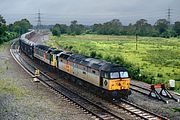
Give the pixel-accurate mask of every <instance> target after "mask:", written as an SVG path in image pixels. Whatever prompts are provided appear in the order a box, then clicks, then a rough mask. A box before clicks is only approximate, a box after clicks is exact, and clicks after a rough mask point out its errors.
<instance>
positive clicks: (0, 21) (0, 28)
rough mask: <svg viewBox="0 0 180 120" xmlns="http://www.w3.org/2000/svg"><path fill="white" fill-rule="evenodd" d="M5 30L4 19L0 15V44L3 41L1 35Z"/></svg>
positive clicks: (2, 35) (3, 34)
mask: <svg viewBox="0 0 180 120" xmlns="http://www.w3.org/2000/svg"><path fill="white" fill-rule="evenodd" d="M6 30H7V26H6V21H5V19H4V18H3V17H2V16H1V15H0V44H1V43H2V42H3V37H4V36H5V33H6Z"/></svg>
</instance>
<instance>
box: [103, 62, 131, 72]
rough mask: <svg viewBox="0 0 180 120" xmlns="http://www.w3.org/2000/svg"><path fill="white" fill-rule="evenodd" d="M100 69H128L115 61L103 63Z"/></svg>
mask: <svg viewBox="0 0 180 120" xmlns="http://www.w3.org/2000/svg"><path fill="white" fill-rule="evenodd" d="M100 70H103V71H112V72H113V71H114V72H115V71H127V70H126V69H125V68H124V67H122V66H120V65H118V64H113V63H106V64H105V65H103V66H102V67H101V68H100Z"/></svg>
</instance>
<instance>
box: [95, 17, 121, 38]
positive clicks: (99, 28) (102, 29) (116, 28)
mask: <svg viewBox="0 0 180 120" xmlns="http://www.w3.org/2000/svg"><path fill="white" fill-rule="evenodd" d="M92 28H93V32H96V33H98V34H105V35H120V33H121V31H122V28H123V27H122V24H121V22H120V21H119V20H118V19H113V20H111V21H109V22H106V23H104V24H103V25H102V24H94V25H93V27H92Z"/></svg>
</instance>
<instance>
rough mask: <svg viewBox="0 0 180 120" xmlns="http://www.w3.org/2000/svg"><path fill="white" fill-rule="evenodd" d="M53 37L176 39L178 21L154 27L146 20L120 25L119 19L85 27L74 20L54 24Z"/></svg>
mask: <svg viewBox="0 0 180 120" xmlns="http://www.w3.org/2000/svg"><path fill="white" fill-rule="evenodd" d="M51 31H52V33H53V35H55V36H60V35H61V34H69V35H80V34H101V35H136V34H137V35H139V36H151V37H166V38H169V37H177V36H180V21H176V22H175V23H174V24H170V23H169V22H168V21H167V20H166V19H158V20H157V21H156V22H155V24H154V25H151V24H149V23H148V21H147V20H146V19H140V20H138V21H137V22H136V23H135V24H131V23H130V24H129V25H127V26H125V25H122V23H121V22H120V20H119V19H113V20H111V21H108V22H105V23H102V24H101V23H100V24H94V25H91V26H86V25H82V24H78V22H77V21H76V20H74V21H72V22H71V24H70V25H69V26H67V25H65V24H56V25H54V26H53V27H52V28H51Z"/></svg>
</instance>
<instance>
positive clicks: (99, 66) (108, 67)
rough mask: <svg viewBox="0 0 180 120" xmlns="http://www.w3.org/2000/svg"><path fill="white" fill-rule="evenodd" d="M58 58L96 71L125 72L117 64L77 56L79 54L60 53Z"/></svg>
mask: <svg viewBox="0 0 180 120" xmlns="http://www.w3.org/2000/svg"><path fill="white" fill-rule="evenodd" d="M60 57H62V58H63V59H67V60H69V61H72V62H75V63H79V64H81V65H84V66H87V67H90V68H92V69H96V70H103V71H107V72H108V71H111V72H113V71H114V72H115V71H126V69H125V68H123V67H122V66H120V65H118V64H113V63H110V62H106V61H104V60H99V59H95V58H88V57H86V56H83V55H79V54H69V53H62V54H61V55H60Z"/></svg>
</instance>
